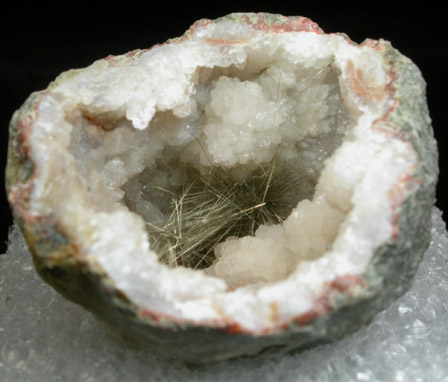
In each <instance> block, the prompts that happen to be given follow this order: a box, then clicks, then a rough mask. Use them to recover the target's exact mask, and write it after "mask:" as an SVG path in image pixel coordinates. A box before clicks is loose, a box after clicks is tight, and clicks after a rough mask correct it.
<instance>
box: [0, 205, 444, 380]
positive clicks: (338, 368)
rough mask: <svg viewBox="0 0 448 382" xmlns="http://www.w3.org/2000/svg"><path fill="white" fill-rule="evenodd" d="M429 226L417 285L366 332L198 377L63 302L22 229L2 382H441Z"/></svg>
mask: <svg viewBox="0 0 448 382" xmlns="http://www.w3.org/2000/svg"><path fill="white" fill-rule="evenodd" d="M432 223H433V228H432V242H431V245H430V247H429V248H428V250H427V252H426V254H425V257H424V259H423V261H422V263H421V264H420V267H419V270H418V272H417V274H416V276H415V281H414V284H413V286H412V288H411V289H410V290H409V291H408V292H407V293H406V294H405V295H403V296H402V297H401V298H400V299H398V300H397V301H395V302H394V303H393V304H392V305H391V306H390V307H389V308H387V310H385V311H384V312H381V313H379V314H378V315H377V316H376V317H375V319H374V321H373V322H372V323H371V324H370V325H369V326H367V327H365V328H363V329H361V330H359V331H357V332H355V333H353V334H351V335H348V336H346V337H344V339H342V340H340V341H338V342H335V343H333V344H330V345H325V346H321V347H318V348H315V349H312V350H310V351H307V352H305V353H301V354H295V355H285V356H282V357H275V358H272V357H268V358H266V357H262V356H260V357H257V358H252V359H247V358H246V359H238V360H233V361H229V362H221V363H217V364H212V365H208V366H203V367H201V368H198V369H193V370H192V369H189V368H187V367H186V366H184V365H182V364H181V363H173V362H167V361H164V360H162V359H160V358H159V357H157V356H155V355H154V354H151V353H147V352H146V353H145V352H141V351H139V350H136V349H134V348H132V347H131V346H129V345H125V344H126V342H123V341H122V340H121V338H120V336H119V334H118V333H117V332H115V331H112V329H111V328H109V327H108V326H106V325H105V324H103V323H101V322H99V321H98V320H96V318H95V317H94V316H92V315H91V314H90V313H88V312H86V311H85V310H84V309H82V308H81V307H79V306H77V305H75V304H73V303H71V302H69V301H67V300H65V299H63V298H62V297H61V296H59V295H58V294H57V293H56V292H55V291H54V290H53V289H52V288H51V287H50V286H49V285H47V284H45V283H44V282H43V281H42V280H41V279H40V278H39V276H38V275H37V274H36V272H35V271H34V270H33V269H32V268H33V266H32V262H31V256H30V254H29V253H28V251H27V249H26V246H25V242H24V240H23V237H22V235H21V234H20V231H19V230H18V229H17V227H16V228H15V229H14V230H13V231H12V232H11V235H10V244H9V248H8V252H7V253H6V254H5V255H0V380H1V381H23V382H25V381H30V382H31V381H33V382H34V381H62V380H68V381H98V382H101V381H107V382H114V381H124V380H126V381H154V382H155V381H167V380H168V381H180V380H182V381H197V382H200V381H202V382H206V381H211V380H213V381H218V382H221V381H222V382H227V381H254V380H260V381H279V380H282V381H291V382H292V381H297V380H298V378H300V381H303V382H312V381H320V382H352V381H353V382H355V381H356V382H359V381H366V382H384V381H395V382H401V381H415V382H426V381H431V382H444V381H446V376H447V375H448V353H447V346H446V344H447V343H448V331H447V330H446V322H447V321H448V302H447V298H446V296H447V294H448V272H447V264H448V233H447V231H446V228H445V223H444V222H443V220H442V218H441V212H440V211H438V210H437V209H434V211H433V215H432ZM298 376H299V377H298Z"/></svg>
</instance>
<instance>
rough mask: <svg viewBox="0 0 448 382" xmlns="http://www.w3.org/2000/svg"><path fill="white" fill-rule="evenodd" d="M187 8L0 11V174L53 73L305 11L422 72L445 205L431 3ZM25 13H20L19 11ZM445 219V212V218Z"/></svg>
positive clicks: (443, 62)
mask: <svg viewBox="0 0 448 382" xmlns="http://www.w3.org/2000/svg"><path fill="white" fill-rule="evenodd" d="M206 4H207V5H200V6H199V5H197V6H194V5H191V4H185V3H181V2H173V1H171V2H169V3H166V5H164V4H162V5H160V4H159V5H158V6H153V5H151V3H146V5H145V6H144V8H142V7H140V8H139V7H134V8H133V9H132V10H131V7H129V8H127V7H126V4H123V3H121V8H120V9H115V10H114V9H110V6H109V9H107V11H104V9H103V10H102V11H99V10H94V9H91V7H87V6H85V5H83V6H82V7H81V5H80V4H78V3H74V4H72V3H67V4H66V6H67V8H66V9H64V10H63V11H60V10H58V9H56V8H53V9H51V8H49V9H45V10H43V9H40V10H39V11H34V12H33V11H31V10H30V9H29V8H27V10H26V11H25V10H23V11H22V10H20V9H19V10H15V11H8V12H6V11H4V12H3V16H1V18H2V19H3V20H1V19H0V28H1V29H0V33H1V40H0V41H1V42H2V45H1V46H0V81H1V82H0V90H1V91H0V109H1V113H0V118H1V120H0V134H1V136H0V169H1V176H2V178H3V176H4V167H5V164H6V154H7V140H8V123H9V120H10V118H11V116H12V114H13V112H14V111H15V110H16V109H17V108H19V107H20V106H21V104H22V103H23V102H24V101H25V99H26V98H27V96H28V95H29V94H30V93H31V92H33V91H35V90H41V89H44V88H46V87H47V85H48V83H49V82H50V81H52V80H53V79H54V78H55V77H56V76H57V75H58V74H59V73H61V72H62V71H65V70H68V69H70V68H80V67H85V66H87V65H89V64H91V63H92V62H93V61H95V60H98V59H101V58H104V57H106V56H107V55H109V54H113V55H118V54H123V53H126V52H128V51H130V50H133V49H138V48H140V49H144V48H149V47H151V46H152V45H154V44H156V43H162V42H164V41H166V40H167V39H169V38H172V37H178V36H180V35H182V34H183V32H184V31H185V30H187V29H188V27H189V26H190V25H191V24H192V23H193V22H194V21H195V20H198V19H201V18H210V19H214V18H217V17H220V16H224V15H226V14H228V13H231V12H250V11H252V12H271V13H280V14H283V15H287V16H297V15H300V16H306V17H309V18H311V19H312V20H313V21H315V22H317V23H318V24H319V25H320V27H321V28H322V29H323V30H324V31H325V32H327V33H332V32H344V33H346V34H347V35H348V36H350V38H351V39H352V40H353V41H355V42H357V43H361V42H362V41H363V40H364V39H365V38H372V39H379V38H383V39H385V40H389V41H391V42H392V45H393V46H394V47H395V48H397V49H398V50H400V51H401V53H403V54H404V55H406V56H408V57H409V58H411V59H412V60H413V61H414V62H415V63H416V64H417V66H418V67H419V68H420V70H421V71H422V73H423V76H424V78H425V80H426V82H427V84H428V87H427V98H428V105H429V110H430V115H431V118H432V120H433V127H434V131H435V135H436V138H437V140H438V142H439V151H440V159H439V162H440V166H441V170H442V171H441V175H440V178H439V184H438V189H437V205H438V207H439V208H441V209H442V210H443V211H446V210H447V206H446V199H447V198H446V197H445V195H446V193H447V180H446V174H445V173H444V169H445V166H444V163H446V162H447V153H446V152H445V151H444V143H445V140H446V137H445V135H444V131H445V128H446V125H447V117H446V114H447V111H448V107H447V105H446V98H447V97H446V93H444V91H445V92H446V90H447V81H446V80H447V74H446V73H447V71H448V51H447V44H446V34H445V32H444V29H445V28H446V24H447V21H446V20H445V19H444V17H443V13H442V11H441V9H440V8H437V7H434V6H433V5H432V4H431V3H429V2H426V3H424V4H422V3H420V6H419V7H417V6H409V5H408V4H409V3H404V4H403V6H401V5H400V4H398V3H389V4H381V3H377V2H357V3H356V6H354V5H352V4H346V3H343V2H338V3H337V4H336V3H331V4H332V5H331V6H328V5H327V4H326V3H321V2H319V3H318V2H315V3H312V2H308V3H307V4H305V3H298V2H297V3H296V2H294V3H288V4H289V5H282V4H281V3H280V2H278V4H276V3H275V2H270V3H269V4H262V3H260V2H256V3H254V4H256V5H250V4H245V3H244V2H233V3H232V2H231V1H228V2H226V3H225V4H221V3H220V4H213V3H211V2H208V3H206ZM24 12H25V13H24ZM0 206H1V210H0V214H1V215H0V216H1V227H0V254H1V253H4V251H5V249H6V245H5V242H6V239H7V232H8V227H10V225H11V224H12V217H11V212H10V210H9V206H8V204H7V201H6V196H5V191H4V187H3V186H2V187H1V189H0ZM445 218H446V216H445Z"/></svg>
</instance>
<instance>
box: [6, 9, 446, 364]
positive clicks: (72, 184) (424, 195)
mask: <svg viewBox="0 0 448 382" xmlns="http://www.w3.org/2000/svg"><path fill="white" fill-rule="evenodd" d="M272 163H275V164H276V166H278V167H279V168H281V171H282V173H286V174H287V176H285V177H283V178H280V179H284V180H285V181H284V183H285V184H284V185H282V184H280V185H278V183H279V181H276V182H274V181H272V182H271V178H270V177H269V176H268V180H269V181H268V182H263V181H262V182H261V184H263V185H264V187H266V186H265V185H266V184H268V187H266V188H265V189H264V190H265V191H263V190H262V191H261V193H260V194H261V195H262V196H263V199H262V200H261V202H260V203H258V204H256V205H254V207H253V208H252V207H249V208H247V210H249V209H250V210H251V211H252V210H254V209H255V208H257V209H259V208H261V206H263V207H264V206H265V205H266V201H265V199H266V196H267V195H268V191H269V187H271V185H275V186H276V187H278V189H282V187H283V188H284V190H285V192H283V193H281V192H279V193H276V194H275V198H272V199H275V200H277V199H281V198H282V197H283V198H286V197H287V198H288V200H287V201H286V202H287V203H286V204H288V203H289V204H291V207H290V209H289V210H288V214H287V216H282V217H281V219H279V220H278V221H277V222H275V224H274V223H273V222H272V221H258V222H257V225H254V226H253V227H254V228H253V231H250V232H251V233H250V234H249V235H246V236H244V235H234V234H231V235H225V234H222V235H221V234H220V235H218V236H219V238H220V240H219V243H217V244H216V245H215V246H214V247H213V248H212V249H211V250H209V251H208V252H207V254H208V253H209V252H210V253H212V254H213V256H214V257H213V261H212V263H211V265H210V264H209V266H208V267H207V268H206V269H203V270H198V269H191V268H188V267H184V266H182V265H179V266H176V267H170V266H167V264H166V263H164V262H163V261H162V257H161V254H160V251H161V249H160V248H163V247H160V246H156V245H155V244H154V241H151V237H152V236H151V235H152V234H151V232H152V231H151V230H150V229H148V226H150V227H154V226H157V224H159V223H160V222H162V223H163V222H164V221H167V219H169V216H172V214H173V210H174V211H180V210H181V209H180V207H179V205H180V204H179V203H180V201H181V200H182V197H181V198H179V197H177V198H178V199H177V200H175V202H174V207H173V198H174V197H173V195H177V193H178V190H179V189H185V188H187V189H188V188H189V187H190V186H185V185H188V184H190V183H189V182H190V181H191V179H190V178H191V175H189V174H190V173H188V172H186V171H185V169H186V168H189V169H190V170H191V169H193V170H194V172H195V174H200V176H204V177H206V176H209V174H212V173H214V174H215V173H217V172H219V173H224V174H226V175H225V177H226V178H225V179H226V182H228V183H231V189H232V190H234V189H238V190H244V192H243V193H245V194H248V193H250V191H247V190H248V189H247V188H244V187H241V185H247V184H251V182H253V179H254V177H260V176H261V175H260V174H268V175H269V174H273V172H272V173H271V172H269V171H265V170H266V168H268V169H269V168H270V167H269V166H271V164H272ZM260 169H261V170H260ZM437 174H438V169H437V150H436V144H435V141H434V138H433V135H432V129H431V125H430V119H429V116H428V111H427V107H426V100H425V84H424V81H423V79H422V77H421V74H420V72H419V71H418V69H417V68H416V67H415V65H414V64H413V63H412V62H411V61H410V60H409V59H407V58H405V57H404V56H402V55H401V54H400V53H399V52H397V51H396V50H395V49H393V48H392V47H391V45H390V44H389V43H388V42H385V41H382V40H380V41H373V40H366V41H365V42H364V43H362V44H361V45H356V44H355V43H353V42H352V41H350V40H349V39H348V37H347V36H345V35H339V34H330V35H326V34H324V33H323V32H322V30H321V29H320V28H319V27H318V26H317V25H316V24H314V23H313V22H311V21H310V20H308V19H306V18H302V17H290V18H287V17H283V16H279V15H270V14H232V15H229V16H226V17H223V18H221V19H217V20H215V21H210V20H201V21H198V22H196V23H195V24H194V25H193V26H192V27H191V28H190V30H189V31H188V32H187V33H186V34H185V35H184V36H182V37H181V38H178V39H174V40H170V41H168V42H167V43H166V44H163V45H159V46H155V47H153V48H151V49H149V50H142V51H140V50H138V51H133V52H130V53H128V54H126V55H123V56H118V57H111V56H109V57H107V58H106V59H104V60H101V61H97V62H96V63H94V64H93V65H91V66H90V67H88V68H85V69H81V70H72V71H69V72H66V73H63V74H62V75H61V76H59V77H58V78H57V79H56V80H55V82H53V83H52V84H50V86H49V87H48V88H47V89H46V90H44V91H41V92H38V93H34V94H32V95H31V96H30V98H29V99H28V100H27V101H26V102H25V104H24V105H23V106H22V108H21V109H19V110H18V111H17V112H16V113H15V114H14V117H13V119H12V121H11V126H10V146H9V155H8V167H7V190H8V196H9V200H10V203H11V205H12V208H13V213H14V216H15V218H16V221H17V222H18V223H19V225H20V227H21V229H22V231H23V232H24V235H25V238H26V240H27V243H28V245H29V248H30V250H31V252H32V254H33V259H34V262H35V265H36V268H37V270H38V271H39V273H40V274H41V276H42V277H43V278H44V279H45V280H47V281H48V282H49V283H50V284H52V285H53V286H54V287H55V289H57V290H58V291H59V292H60V293H62V294H63V295H64V296H66V297H67V298H70V299H72V300H73V301H75V302H77V303H79V304H82V305H84V306H85V307H86V308H88V309H89V310H91V311H92V312H94V313H95V314H97V315H98V316H100V317H101V318H103V319H105V320H107V321H110V322H113V323H114V324H117V325H119V326H121V327H123V329H124V331H125V332H126V334H127V335H129V336H130V337H133V338H135V339H137V340H138V341H140V342H142V343H146V344H149V345H150V346H151V347H152V348H153V349H155V350H156V351H158V352H160V353H162V354H165V355H168V356H171V357H177V358H180V359H184V360H187V361H190V362H205V361H208V360H219V359H225V358H230V357H234V356H238V355H242V354H256V353H258V352H260V351H262V350H266V349H268V348H273V349H276V350H282V351H288V350H290V349H296V348H301V347H304V346H308V345H312V344H315V343H319V342H321V341H327V340H331V339H333V338H336V337H338V336H340V335H342V334H344V333H346V332H348V331H352V330H354V329H356V328H357V327H359V326H360V325H362V324H364V323H366V322H368V321H369V320H370V319H371V318H372V316H373V315H374V314H375V313H376V312H378V311H379V310H381V309H382V308H384V307H385V306H387V304H389V303H390V301H392V300H393V299H395V298H396V297H398V296H399V295H401V294H402V293H403V291H404V290H405V289H406V288H407V287H408V286H409V284H410V282H411V280H412V276H413V274H414V272H415V270H416V267H417V265H418V263H419V260H420V258H421V255H422V254H423V252H424V250H425V249H426V247H427V246H428V243H429V232H430V230H429V229H430V213H431V207H432V204H433V202H434V188H435V183H436V179H437ZM296 178H297V179H300V181H301V182H302V183H303V187H302V189H301V191H300V192H299V191H298V192H295V193H294V195H296V196H294V195H293V196H291V193H290V192H287V190H288V187H289V186H290V183H291V182H292V180H291V179H296ZM207 179H208V178H207ZM209 183H211V182H210V181H208V180H207V181H206V182H205V183H204V184H209ZM218 183H219V182H217V183H216V184H218ZM216 184H212V185H211V189H212V190H216ZM298 194H300V197H299V196H297V195H298ZM226 195H227V194H226ZM218 196H219V195H218ZM220 198H221V199H220V200H222V199H223V198H222V197H220ZM218 199H219V198H218ZM224 199H225V200H228V199H230V198H229V197H228V196H226V197H225V198H224ZM232 200H233V199H232ZM263 203H264V204H263ZM282 203H283V202H282ZM192 204H193V203H192ZM233 204H235V203H234V202H233V201H232V205H233ZM284 204H285V203H284ZM203 205H204V206H205V205H206V203H204V204H203ZM257 211H258V210H257ZM187 212H188V211H187ZM187 212H185V213H187ZM243 213H244V214H246V209H245V210H243ZM194 216H195V217H197V216H201V219H197V220H199V221H198V222H195V224H198V225H197V226H195V227H198V228H195V229H196V230H200V229H201V227H206V226H211V224H212V223H211V220H210V219H209V217H204V216H203V215H194ZM251 216H252V215H251ZM251 219H252V220H254V218H253V217H251V218H250V219H246V220H251ZM176 221H180V218H178V219H177V220H176ZM238 224H239V223H238ZM162 227H165V226H163V224H162ZM179 227H181V229H180V228H179ZM183 227H185V226H184V225H179V226H178V228H177V231H175V232H176V234H177V235H178V236H177V237H176V239H175V241H176V242H177V240H180V238H181V237H182V232H183V231H182V230H183ZM200 232H202V231H200ZM225 232H227V231H225ZM229 232H230V231H229ZM232 232H233V231H232ZM148 235H149V237H148ZM184 236H185V235H184ZM168 247H169V248H171V247H172V245H171V244H169V245H168ZM157 252H159V253H157ZM174 256H176V253H174Z"/></svg>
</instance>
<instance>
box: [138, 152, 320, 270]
mask: <svg viewBox="0 0 448 382" xmlns="http://www.w3.org/2000/svg"><path fill="white" fill-rule="evenodd" d="M203 170H205V169H203ZM185 173H186V176H187V179H189V180H188V181H187V182H186V183H184V184H182V185H180V186H179V189H178V191H173V190H167V189H164V188H161V187H159V186H157V185H156V184H147V185H148V186H151V187H154V188H156V189H157V190H159V191H162V192H164V193H167V194H169V195H170V197H171V213H170V214H169V216H168V217H167V218H166V220H165V221H164V222H163V223H162V224H157V223H154V222H147V230H148V233H149V237H150V242H151V247H152V248H153V249H154V250H155V252H156V253H158V254H159V256H160V259H161V261H163V262H164V263H166V264H167V265H169V266H171V267H174V266H179V265H181V266H184V267H189V268H206V267H209V266H210V265H211V264H212V263H213V261H214V260H215V255H214V248H215V247H216V245H217V244H218V243H220V242H222V241H223V240H224V239H225V238H227V237H243V236H247V235H254V234H255V231H256V230H257V228H258V227H259V226H260V225H261V224H268V225H274V224H279V223H281V222H282V221H283V220H284V219H285V218H286V217H287V216H288V215H289V213H290V212H291V210H292V208H294V207H295V205H296V204H297V202H298V201H299V200H301V199H304V198H306V197H307V196H308V195H310V194H311V192H310V191H311V190H312V189H313V187H314V184H313V183H314V182H313V181H312V180H311V179H310V178H309V177H306V176H303V175H301V174H299V173H297V172H294V171H291V170H290V169H287V168H286V167H285V166H281V165H280V163H279V161H278V158H277V157H276V158H274V159H273V160H272V162H271V163H269V164H268V165H266V166H259V167H257V168H256V169H254V170H252V171H251V173H250V174H249V176H247V177H246V179H245V181H243V182H237V181H235V180H233V179H232V177H231V175H230V174H229V172H228V171H226V170H224V169H222V168H219V167H215V168H209V169H208V170H206V171H200V170H198V169H195V168H193V167H191V166H187V165H186V166H185Z"/></svg>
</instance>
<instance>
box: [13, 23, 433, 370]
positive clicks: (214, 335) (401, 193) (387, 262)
mask: <svg viewBox="0 0 448 382" xmlns="http://www.w3.org/2000/svg"><path fill="white" fill-rule="evenodd" d="M222 21H232V22H236V23H247V24H250V25H252V26H254V27H256V28H260V29H262V30H265V31H269V32H271V33H282V32H289V31H312V32H315V33H323V32H322V31H321V30H320V29H319V27H318V26H317V25H316V24H314V23H313V22H312V21H310V20H308V19H306V18H302V17H294V18H286V17H283V16H278V15H269V14H233V15H229V16H226V17H223V18H221V19H217V20H215V21H213V22H215V23H219V22H222ZM210 22H211V21H210V20H201V21H198V22H197V23H196V24H195V25H193V26H192V29H193V28H195V27H197V26H198V25H201V23H202V24H204V23H210ZM192 29H190V30H192ZM188 36H189V32H187V33H186V34H185V35H184V36H183V37H182V38H180V39H175V40H172V41H171V43H177V42H180V41H182V40H183V39H187V38H188ZM345 38H346V37H345ZM346 39H347V40H348V38H346ZM348 41H350V40H348ZM350 43H351V44H354V43H353V42H350ZM362 45H368V46H370V47H371V48H372V49H375V50H376V51H377V52H378V53H379V54H380V55H381V56H382V57H383V59H384V66H385V68H386V71H387V73H388V74H389V76H390V77H391V81H390V85H389V87H388V89H387V91H388V95H389V97H390V99H391V100H392V101H393V107H392V108H391V109H390V111H389V112H388V114H387V115H386V116H385V117H384V118H382V119H379V120H377V121H375V122H374V123H373V125H372V127H371V128H372V129H377V130H380V131H382V132H383V133H384V134H387V135H391V136H393V137H395V138H397V139H401V140H402V141H404V142H407V143H409V144H410V145H412V148H413V149H414V150H415V152H416V154H417V157H418V162H417V165H416V167H415V168H414V170H413V173H412V174H410V175H409V176H408V177H406V178H403V179H399V180H398V183H397V184H396V187H395V188H394V189H393V190H392V191H391V194H390V197H391V198H392V200H393V201H394V221H393V225H394V233H393V235H392V237H391V238H390V239H389V240H388V242H386V243H385V244H384V245H382V246H381V247H380V248H378V249H377V250H376V252H375V254H374V256H373V258H372V260H371V261H370V264H369V266H368V268H367V271H366V272H365V274H363V275H362V276H361V277H358V276H350V275H347V276H346V277H340V278H338V279H336V280H334V281H333V282H332V283H330V284H329V285H328V286H327V288H326V290H325V292H324V293H322V294H321V295H320V297H319V298H317V299H316V301H315V307H314V308H313V309H312V310H311V311H309V312H307V313H305V314H302V315H300V316H298V317H296V318H295V319H294V320H291V321H290V322H289V323H287V324H285V325H282V326H281V327H278V328H276V329H275V330H271V331H269V332H266V333H259V332H258V333H251V332H248V331H243V330H242V328H241V327H239V326H238V325H236V324H232V323H230V324H223V323H216V324H208V326H206V325H203V324H202V325H201V324H195V323H194V322H179V321H174V320H172V319H170V318H169V317H163V316H160V315H158V314H156V313H154V312H151V311H148V310H144V309H141V308H139V307H138V306H136V305H135V304H133V303H131V302H130V301H129V300H128V299H127V297H126V296H125V295H124V294H123V293H122V292H121V291H119V290H118V289H117V288H116V287H115V286H114V284H113V282H112V281H111V279H110V278H109V277H108V276H107V275H106V274H105V273H104V271H103V270H102V269H101V268H100V267H99V266H98V265H97V264H96V263H95V262H94V261H91V260H88V259H83V260H82V261H81V260H80V259H79V257H78V255H77V254H78V252H79V250H80V248H78V247H77V246H76V245H74V244H73V243H71V242H70V240H69V234H68V233H66V232H63V230H62V229H61V228H60V227H59V226H58V222H57V221H56V219H55V217H54V216H52V215H51V214H48V215H45V216H35V215H33V214H31V213H30V205H29V201H30V195H31V193H32V190H33V187H34V185H33V182H34V178H35V171H34V170H35V168H34V164H33V162H32V161H31V159H30V158H29V156H28V151H29V141H28V140H29V139H30V130H31V129H32V124H33V122H34V121H35V120H36V119H37V117H38V115H37V107H38V105H39V102H40V100H41V99H42V97H44V96H45V94H46V93H47V92H51V88H52V86H54V84H53V85H50V87H49V88H48V89H47V90H44V91H42V92H37V93H33V94H32V95H31V96H30V97H29V98H28V100H27V101H26V102H25V104H24V105H23V106H22V107H21V108H20V109H19V110H18V111H17V112H16V113H15V114H14V116H13V118H12V121H11V124H10V141H9V152H8V164H7V170H6V188H7V192H8V198H9V201H10V204H11V207H12V211H13V214H14V217H15V220H16V222H17V223H18V224H19V226H20V228H21V229H22V232H23V233H24V236H25V239H26V241H27V243H28V246H29V249H30V251H31V253H32V256H33V260H34V263H35V266H36V269H37V271H38V272H39V274H40V275H41V276H42V278H43V279H44V280H46V281H47V282H48V283H49V284H51V285H52V286H53V287H54V288H55V289H56V290H57V291H58V292H60V293H61V294H62V295H63V296H65V297H66V298H68V299H71V300H73V301H74V302H76V303H78V304H81V305H83V306H84V307H85V308H87V309H89V310H90V311H92V312H93V313H94V314H96V315H97V316H99V317H101V318H102V319H104V320H106V321H108V322H110V323H113V324H114V325H117V326H118V327H121V328H123V332H124V334H125V335H126V336H127V337H129V338H132V339H133V340H134V341H137V342H138V343H140V344H142V345H143V346H145V347H146V346H147V347H148V348H150V349H152V350H154V351H156V352H158V353H160V354H163V355H165V356H167V357H172V358H176V359H181V360H185V361H187V362H192V363H203V362H208V361H216V360H221V359H227V358H232V357H236V356H240V355H253V354H258V353H260V352H271V351H272V352H276V353H278V352H286V351H290V350H293V349H302V348H305V347H309V346H313V345H316V344H319V343H321V342H326V341H330V340H333V339H335V338H338V337H340V336H341V335H343V334H345V333H347V332H351V331H353V330H356V329H357V328H359V327H361V326H362V325H364V324H366V323H368V322H369V321H370V320H371V319H372V317H373V316H374V315H375V314H376V313H377V312H379V311H380V310H382V309H384V308H385V307H386V306H387V305H388V304H390V303H391V302H392V301H393V300H394V299H396V298H397V297H398V296H400V295H401V294H403V292H404V291H406V289H407V288H408V287H409V286H410V283H411V282H412V278H413V275H414V273H415V271H416V268H417V266H418V264H419V262H420V260H421V257H422V255H423V253H424V251H425V250H426V248H427V247H428V245H429V240H430V226H431V220H430V217H431V207H432V205H433V203H434V194H435V185H436V181H437V175H438V167H437V147H436V142H435V140H434V138H433V132H432V128H431V121H430V118H429V115H428V110H427V106H426V99H425V83H424V80H423V79H422V77H421V74H420V72H419V70H418V68H417V67H416V66H415V65H414V64H413V63H412V62H411V61H410V60H409V59H407V58H406V57H404V56H402V55H401V54H400V53H399V52H398V51H397V50H395V49H394V48H392V47H391V45H390V44H389V43H388V42H386V41H382V40H380V41H373V40H366V41H365V42H364V43H363V44H362ZM142 52H143V51H133V52H130V53H129V54H127V55H125V56H120V57H108V58H107V59H106V60H104V61H103V63H102V65H104V66H105V67H107V66H108V65H117V64H118V65H120V64H124V63H126V62H130V61H132V58H133V57H135V56H139V55H140V54H141V53H142ZM78 72H79V71H70V72H67V73H64V74H62V75H61V76H60V77H58V79H57V80H56V81H55V84H57V83H60V82H63V81H66V80H69V79H70V77H72V76H75V75H77V73H78Z"/></svg>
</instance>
